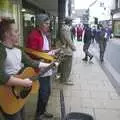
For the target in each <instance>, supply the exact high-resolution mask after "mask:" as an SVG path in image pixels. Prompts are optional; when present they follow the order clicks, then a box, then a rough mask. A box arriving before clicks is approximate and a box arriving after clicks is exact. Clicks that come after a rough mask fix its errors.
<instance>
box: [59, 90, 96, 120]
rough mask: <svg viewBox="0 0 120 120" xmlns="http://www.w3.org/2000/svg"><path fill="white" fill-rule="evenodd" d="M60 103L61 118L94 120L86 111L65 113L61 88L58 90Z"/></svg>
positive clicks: (64, 119)
mask: <svg viewBox="0 0 120 120" xmlns="http://www.w3.org/2000/svg"><path fill="white" fill-rule="evenodd" d="M60 104H61V120H94V119H93V117H92V116H91V115H89V114H87V113H80V112H70V113H68V114H66V112H65V104H64V95H63V89H61V90H60Z"/></svg>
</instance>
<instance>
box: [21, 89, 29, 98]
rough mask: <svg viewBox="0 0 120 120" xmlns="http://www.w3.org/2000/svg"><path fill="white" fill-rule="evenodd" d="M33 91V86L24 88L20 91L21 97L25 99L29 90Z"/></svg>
mask: <svg viewBox="0 0 120 120" xmlns="http://www.w3.org/2000/svg"><path fill="white" fill-rule="evenodd" d="M30 91H31V88H23V90H22V91H21V92H20V97H21V98H22V99H24V98H25V97H27V96H28V94H29V92H30Z"/></svg>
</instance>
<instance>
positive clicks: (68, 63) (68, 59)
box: [58, 55, 72, 82]
mask: <svg viewBox="0 0 120 120" xmlns="http://www.w3.org/2000/svg"><path fill="white" fill-rule="evenodd" d="M71 69H72V56H68V55H66V56H65V57H64V60H63V61H62V62H61V63H60V65H59V69H58V72H59V73H60V74H61V79H60V80H61V82H69V76H70V73H71Z"/></svg>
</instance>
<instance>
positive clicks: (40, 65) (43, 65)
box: [39, 62, 50, 68]
mask: <svg viewBox="0 0 120 120" xmlns="http://www.w3.org/2000/svg"><path fill="white" fill-rule="evenodd" d="M49 65H50V64H49V63H45V62H40V63H39V68H43V67H48V66H49Z"/></svg>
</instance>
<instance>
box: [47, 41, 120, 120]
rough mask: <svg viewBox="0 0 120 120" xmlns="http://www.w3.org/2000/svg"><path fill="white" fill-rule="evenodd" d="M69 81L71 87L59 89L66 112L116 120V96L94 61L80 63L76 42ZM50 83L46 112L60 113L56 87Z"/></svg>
mask: <svg viewBox="0 0 120 120" xmlns="http://www.w3.org/2000/svg"><path fill="white" fill-rule="evenodd" d="M76 47H77V51H76V52H75V53H74V61H73V69H72V74H71V79H72V80H73V82H74V86H65V85H64V86H63V88H64V96H65V106H66V112H85V113H89V114H91V115H92V116H94V118H95V120H120V97H119V96H118V95H117V93H116V91H115V89H114V88H113V86H112V84H111V83H110V81H109V79H108V77H107V76H106V74H105V73H104V71H103V70H102V69H101V67H100V66H99V64H98V62H97V61H96V59H95V58H93V62H94V64H89V63H84V62H83V61H82V60H81V59H82V58H83V52H82V43H81V42H77V43H76ZM61 86H62V85H59V84H58V83H54V84H53V93H52V97H51V100H52V101H51V102H50V103H51V104H50V108H49V110H50V111H53V112H54V113H55V115H56V116H59V115H60V114H59V113H60V103H59V88H60V87H61Z"/></svg>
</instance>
